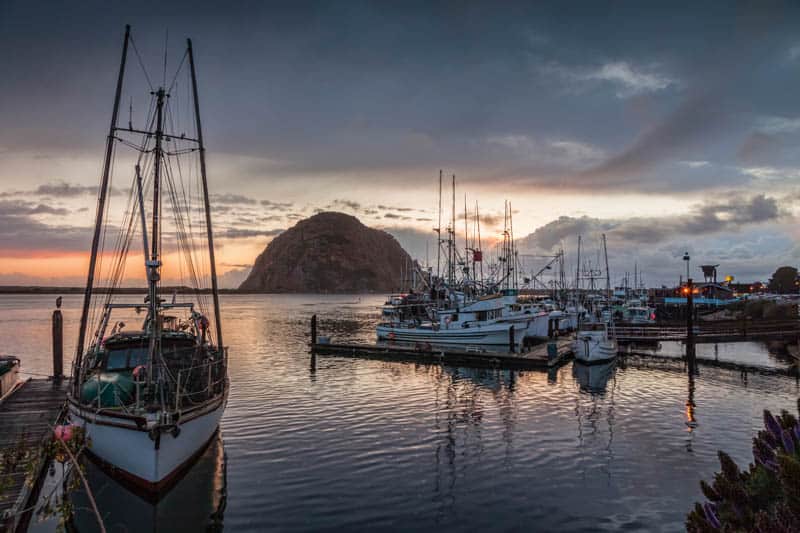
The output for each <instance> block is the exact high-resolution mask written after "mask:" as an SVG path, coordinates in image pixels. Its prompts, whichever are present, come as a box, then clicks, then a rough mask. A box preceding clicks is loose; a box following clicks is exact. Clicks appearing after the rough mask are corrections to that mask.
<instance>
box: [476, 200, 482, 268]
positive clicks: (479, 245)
mask: <svg viewBox="0 0 800 533" xmlns="http://www.w3.org/2000/svg"><path fill="white" fill-rule="evenodd" d="M475 218H476V219H477V223H478V250H480V251H481V283H483V245H482V244H481V214H480V212H479V211H478V202H475Z"/></svg>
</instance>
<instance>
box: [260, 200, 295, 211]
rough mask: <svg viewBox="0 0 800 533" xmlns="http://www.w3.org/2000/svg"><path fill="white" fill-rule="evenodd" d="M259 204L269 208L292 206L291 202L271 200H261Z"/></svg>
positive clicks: (289, 207) (282, 208) (284, 208)
mask: <svg viewBox="0 0 800 533" xmlns="http://www.w3.org/2000/svg"><path fill="white" fill-rule="evenodd" d="M261 205H263V206H264V207H268V208H270V209H277V210H279V211H280V210H289V209H291V208H293V207H294V204H293V203H292V202H273V201H272V200H261Z"/></svg>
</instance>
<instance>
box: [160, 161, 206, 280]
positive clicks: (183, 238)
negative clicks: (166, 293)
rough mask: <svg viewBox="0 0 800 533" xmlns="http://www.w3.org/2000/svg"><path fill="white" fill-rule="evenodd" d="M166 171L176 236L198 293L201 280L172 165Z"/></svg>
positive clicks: (166, 167) (168, 165) (167, 166)
mask: <svg viewBox="0 0 800 533" xmlns="http://www.w3.org/2000/svg"><path fill="white" fill-rule="evenodd" d="M165 169H166V172H165V175H166V178H167V179H166V182H167V190H168V193H169V195H168V196H169V199H170V202H171V203H172V206H173V218H174V219H175V227H176V236H177V239H178V244H179V249H180V250H181V251H182V252H183V253H184V255H185V260H186V264H187V268H188V270H189V274H190V275H191V277H192V280H193V283H194V287H195V292H197V291H198V289H199V287H200V280H199V279H198V277H197V273H196V269H195V267H194V262H193V258H192V251H191V247H190V246H189V242H188V241H189V239H188V238H187V235H186V227H185V225H184V223H183V217H182V213H181V211H182V210H181V205H180V198H179V197H178V195H177V191H176V187H175V181H174V176H173V171H172V166H171V164H170V163H169V162H168V163H167V165H165Z"/></svg>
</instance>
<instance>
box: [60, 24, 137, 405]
mask: <svg viewBox="0 0 800 533" xmlns="http://www.w3.org/2000/svg"><path fill="white" fill-rule="evenodd" d="M130 36H131V27H130V25H129V24H126V25H125V38H124V39H123V41H122V59H121V60H120V64H119V75H118V76H117V90H116V92H115V93H114V108H113V110H112V112H111V126H110V127H109V129H108V137H106V154H105V159H104V161H103V177H102V179H101V180H100V189H99V191H98V193H97V211H96V213H95V224H94V235H93V236H92V251H91V253H90V254H89V271H88V274H87V275H86V289H85V291H84V293H83V308H82V310H81V322H80V329H79V330H78V344H77V347H76V351H75V361H74V363H73V375H72V378H73V381H72V383H73V386H74V387H75V392H76V394H77V391H78V390H79V389H78V387H79V386H80V383H81V379H80V376H78V375H76V374H75V370H77V371H78V372H80V369H81V364H82V359H83V345H84V343H85V342H86V321H87V319H88V316H89V305H90V303H91V301H92V285H93V284H94V273H95V268H96V267H97V250H98V248H99V246H100V233H101V226H102V220H103V214H104V213H105V209H106V195H107V193H108V178H109V174H110V172H111V153H112V151H113V149H114V140H115V137H114V131H115V130H116V128H117V114H118V113H119V100H120V95H121V94H122V82H123V79H124V76H125V60H126V59H127V57H128V42H129V41H130Z"/></svg>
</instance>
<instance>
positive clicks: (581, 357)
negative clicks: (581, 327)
mask: <svg viewBox="0 0 800 533" xmlns="http://www.w3.org/2000/svg"><path fill="white" fill-rule="evenodd" d="M573 351H574V354H575V360H576V361H580V362H581V363H583V364H596V363H605V362H608V361H611V360H613V359H614V358H616V357H617V342H616V341H615V340H612V339H608V338H605V336H597V335H590V334H582V333H579V334H578V336H577V338H576V339H575V342H574V349H573Z"/></svg>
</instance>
